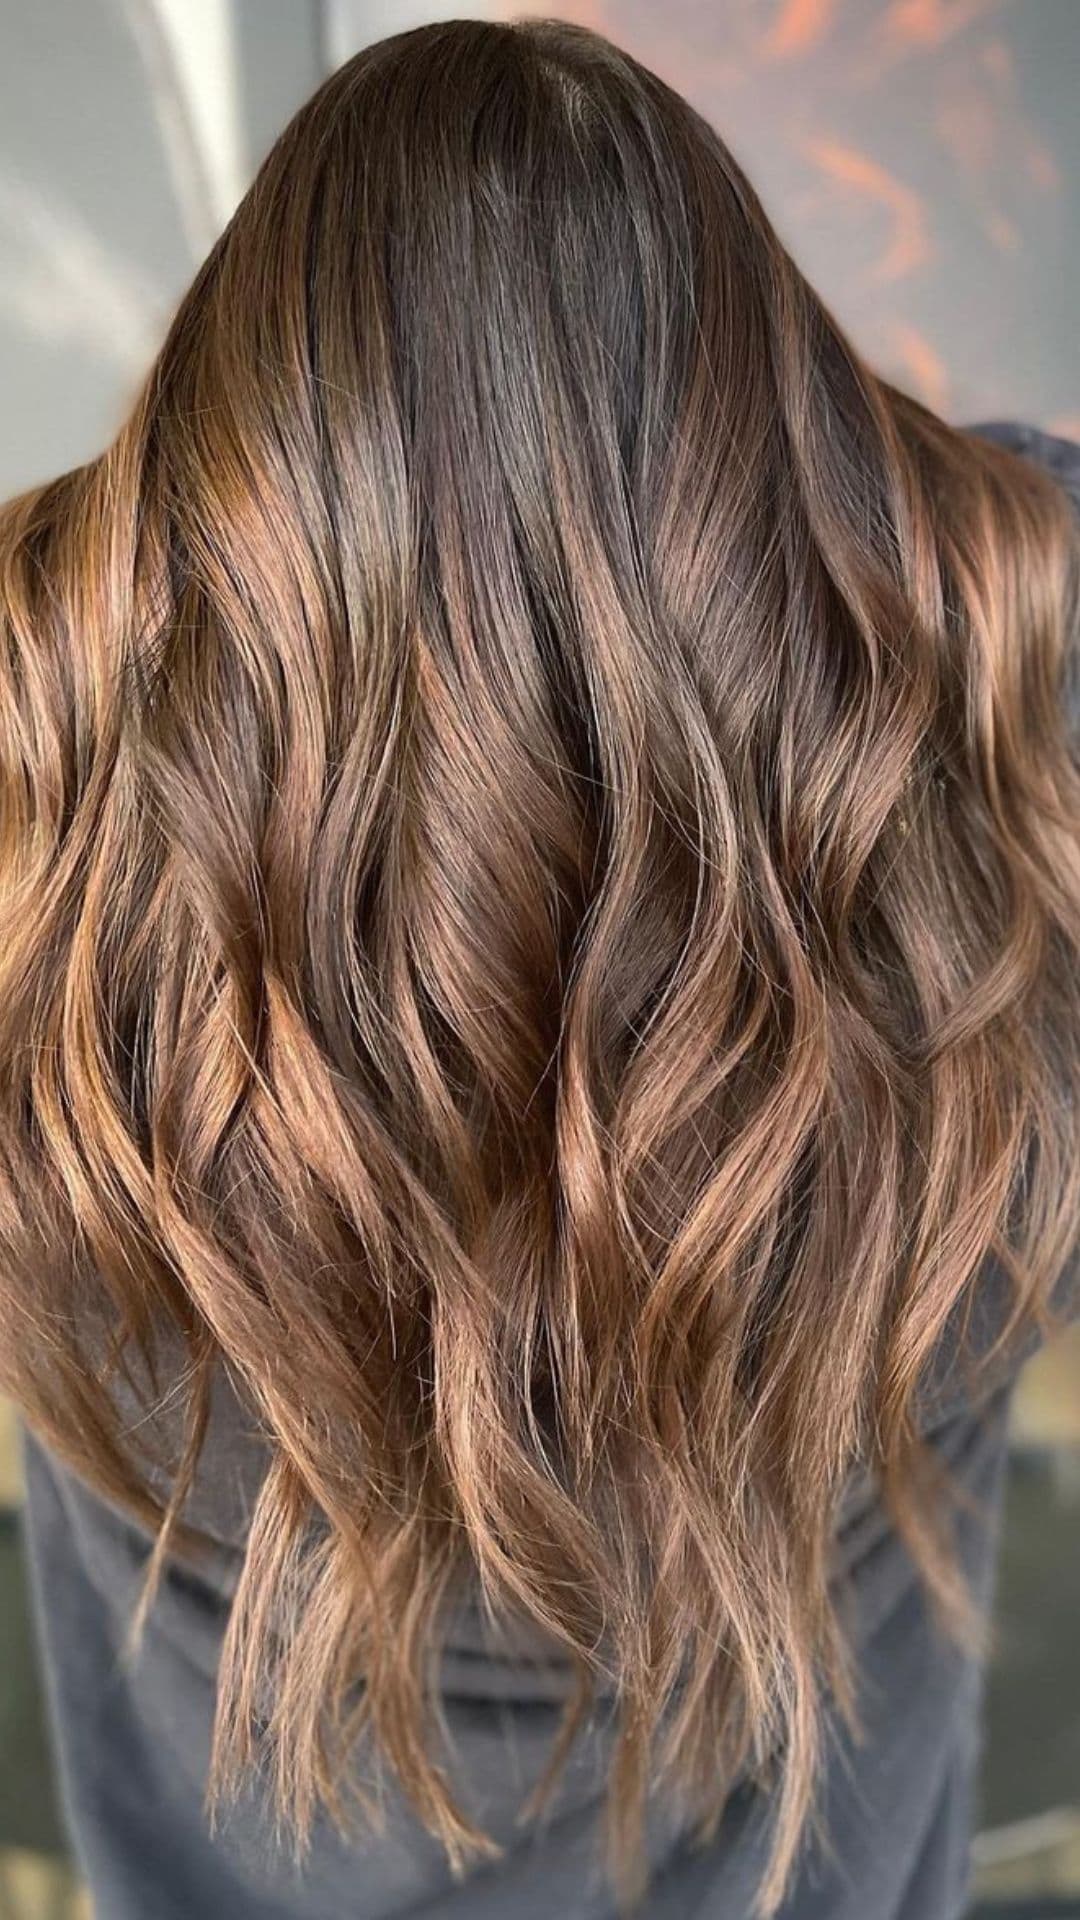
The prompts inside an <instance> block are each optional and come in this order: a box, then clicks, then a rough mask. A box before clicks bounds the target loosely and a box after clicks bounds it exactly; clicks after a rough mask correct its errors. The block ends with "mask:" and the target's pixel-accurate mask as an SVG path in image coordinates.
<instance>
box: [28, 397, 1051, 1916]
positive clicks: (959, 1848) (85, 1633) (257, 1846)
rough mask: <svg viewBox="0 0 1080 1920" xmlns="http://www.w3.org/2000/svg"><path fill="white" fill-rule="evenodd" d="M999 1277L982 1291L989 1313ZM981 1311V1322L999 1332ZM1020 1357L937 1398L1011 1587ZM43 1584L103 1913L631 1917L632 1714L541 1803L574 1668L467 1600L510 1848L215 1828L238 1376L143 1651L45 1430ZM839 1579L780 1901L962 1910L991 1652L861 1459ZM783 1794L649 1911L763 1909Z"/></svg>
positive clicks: (106, 1509)
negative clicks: (815, 1798) (301, 1840)
mask: <svg viewBox="0 0 1080 1920" xmlns="http://www.w3.org/2000/svg"><path fill="white" fill-rule="evenodd" d="M973 431H975V432H978V433H980V434H983V435H985V436H986V437H990V438H997V439H1000V440H1003V441H1005V442H1007V443H1008V444H1011V445H1013V446H1014V447H1016V448H1017V449H1018V450H1019V451H1020V452H1022V453H1025V454H1027V455H1028V456H1029V457H1031V458H1034V459H1037V460H1039V461H1041V462H1042V463H1043V464H1045V465H1046V466H1048V467H1049V468H1051V469H1052V470H1053V471H1054V472H1056V474H1057V475H1058V477H1059V478H1060V479H1061V481H1062V483H1063V484H1064V485H1065V486H1066V488H1067V489H1068V490H1069V491H1070V492H1071V493H1072V495H1073V498H1074V500H1075V502H1076V504H1077V506H1078V508H1080V447H1076V446H1074V445H1072V444H1071V443H1070V442H1067V441H1065V440H1061V439H1055V438H1053V437H1052V436H1049V435H1046V434H1043V433H1040V432H1038V431H1037V430H1035V429H1032V428H1028V427H1020V426H1013V425H999V424H995V425H993V426H979V427H977V428H975V429H973ZM1000 1301H1001V1283H1000V1275H999V1276H997V1278H995V1276H994V1274H993V1273H988V1275H987V1281H986V1286H985V1289H984V1291H983V1296H982V1301H981V1307H980V1315H981V1320H982V1324H983V1327H984V1330H985V1331H986V1332H987V1333H991V1332H992V1331H993V1328H994V1325H995V1323H996V1321H997V1319H998V1312H997V1310H998V1307H999V1306H1000ZM975 1337H978V1335H977V1327H976V1336H975ZM1012 1377H1013V1370H1012V1368H1010V1369H1009V1370H1008V1371H1007V1372H1005V1373H1004V1374H1002V1375H1001V1376H1000V1377H998V1378H996V1379H995V1380H992V1381H987V1383H986V1386H985V1390H984V1392H983V1394H982V1397H981V1399H980V1401H979V1404H978V1405H974V1404H972V1402H971V1399H970V1396H969V1394H968V1392H967V1390H966V1387H965V1384H964V1382H965V1376H964V1374H963V1372H962V1370H961V1369H959V1368H957V1367H956V1366H955V1364H943V1365H942V1366H941V1367H940V1368H939V1369H938V1372H937V1374H936V1376H935V1378H934V1381H933V1383H932V1392H931V1393H930V1395H929V1397H928V1399H927V1416H926V1417H927V1428H928V1435H929V1438H930V1441H931V1444H932V1445H933V1446H934V1448H935V1449H936V1450H937V1451H938V1452H939V1454H940V1456H941V1457H942V1459H943V1461H946V1462H947V1463H948V1466H949V1469H950V1472H951V1475H952V1477H953V1479H954V1481H955V1482H956V1483H957V1484H958V1486H959V1487H960V1488H961V1489H962V1490H963V1491H964V1492H966V1493H967V1494H969V1495H970V1496H971V1499H970V1500H969V1501H967V1502H965V1503H964V1505H963V1506H962V1507H961V1508H960V1510H959V1513H958V1517H957V1522H956V1537H957V1543H958V1548H959V1552H960V1555H961V1558H962V1561H963V1563H964V1565H965V1568H966V1570H967V1573H968V1576H969V1579H970V1581H971V1585H972V1588H973V1590H974V1593H975V1594H976V1596H978V1597H980V1598H988V1597H989V1594H990V1590H991V1585H992V1579H993V1569H994V1561H995V1545H996V1530H997V1521H998V1516H999V1513H1000V1506H1001V1497H1000V1496H1001V1487H1002V1477H1003V1467H1004V1461H1005V1452H1006V1438H1007V1416H1008V1405H1009V1399H1010V1393H1011V1382H1012ZM26 1470H27V1486H28V1517H27V1525H28V1536H29V1544H30V1555H31V1567H32V1575H33V1588H34V1594H35V1603H36V1610H37V1617H38V1623H39V1631H40V1637H41V1644H42V1648H43V1653H44V1663H45V1671H46V1678H47V1684H48V1692H49V1699H50V1706H51V1711H52V1716H53V1721H54V1727H55V1732H56V1738H57V1748H58V1754H59V1761H60V1771H61V1781H62V1789H63V1794H64V1800H65V1805H66V1810H67V1817H68V1821H69V1825H70V1830H71V1834H72V1837H73V1840H74V1843H75V1846H76V1848H77V1850H78V1853H79V1856H80V1859H81V1862H82V1865H83V1868H84V1870H85V1872H86V1875H87V1877H88V1880H89V1883H90V1887H91V1890H92V1893H93V1896H94V1899H95V1904H96V1911H97V1916H98V1920H193V1917H194V1916H198V1917H199V1920H219V1917H220V1920H392V1917H395V1920H405V1917H406V1916H408V1920H466V1916H467V1920H511V1917H512V1920H552V1916H559V1920H613V1916H614V1915H615V1911H616V1909H615V1906H614V1903H613V1899H612V1895H611V1891H610V1888H609V1886H608V1883H607V1881H606V1879H605V1876H604V1873H603V1868H602V1852H601V1843H600V1822H599V1819H598V1814H599V1811H600V1809H601V1805H602V1798H603V1786H604V1772H605V1764H604V1763H605V1756H606V1752H607V1748H608V1738H609V1736H608V1729H607V1724H606V1720H605V1717H604V1715H603V1713H601V1714H600V1715H598V1716H597V1718H596V1719H595V1721H594V1723H593V1724H592V1725H591V1726H590V1727H589V1728H588V1729H587V1730H586V1732H585V1734H584V1735H583V1737H582V1739H581V1740H580V1741H579V1743H578V1746H577V1748H576V1750H575V1752H574V1754H573V1756H572V1759H571V1763H570V1766H569V1768H568V1770H567V1773H566V1775H565V1776H564V1778H563V1781H562V1784H561V1786H560V1789H559V1791H558V1793H557V1795H556V1797H555V1799H554V1801H553V1802H552V1804H551V1806H550V1808H549V1810H548V1811H547V1813H546V1815H545V1816H544V1819H543V1820H542V1822H540V1823H539V1824H537V1825H533V1826H531V1827H521V1826H519V1825H518V1824H517V1821H516V1817H515V1816H516V1814H517V1811H518V1808H519V1806H520V1804H521V1802H522V1800H523V1799H524V1797H525V1795H526V1793H527V1791H528V1788H529V1785H530V1784H531V1783H532V1782H533V1781H534V1780H535V1779H536V1778H538V1776H539V1774H540V1773H541V1771H542V1770H543V1765H544V1762H545V1759H546V1758H547V1755H548V1752H549V1748H550V1743H551V1740H552V1737H553V1735H554V1733H555V1730H556V1726H557V1722H558V1717H559V1708H560V1704H561V1702H562V1700H563V1698H564V1697H565V1694H566V1691H567V1688H568V1686H569V1683H570V1675H569V1672H568V1670H567V1668H566V1667H565V1665H564V1664H563V1663H562V1662H561V1661H560V1660H559V1659H558V1658H553V1657H552V1655H551V1654H550V1652H549V1650H548V1649H546V1648H545V1647H544V1646H543V1645H542V1644H541V1643H540V1642H539V1641H537V1640H535V1639H532V1638H530V1637H528V1636H525V1635H522V1636H520V1637H519V1638H518V1639H517V1640H516V1641H511V1640H509V1639H507V1640H506V1641H505V1642H501V1643H500V1644H498V1645H496V1644H494V1643H493V1641H492V1639H491V1637H490V1632H489V1630H488V1629H487V1628H486V1627H485V1626H484V1624H483V1620H482V1616H481V1614H480V1612H479V1609H477V1608H476V1607H474V1606H471V1605H469V1604H463V1605H462V1607H461V1610H460V1616H459V1617H457V1618H455V1621H454V1623H453V1626H452V1629H451V1632H450V1634H449V1638H448V1643H447V1650H446V1655H445V1658H444V1662H443V1669H442V1673H443V1694H444V1703H445V1712H446V1717H447V1720H448V1723H449V1727H450V1731H451V1733H452V1735H453V1737H454V1740H455V1743H456V1746H457V1750H458V1754H459V1769H460V1772H459V1779H460V1783H461V1788H462V1797H463V1798H464V1799H465V1800H466V1803H467V1804H468V1805H469V1806H470V1807H471V1808H472V1810H473V1811H474V1812H475V1813H476V1814H477V1815H478V1817H479V1818H480V1819H481V1820H482V1822H483V1824H484V1825H485V1826H486V1827H487V1829H488V1831H489V1832H492V1833H493V1834H494V1835H495V1836H496V1838H497V1839H499V1840H500V1841H501V1842H503V1845H504V1852H503V1854H502V1857H501V1858H500V1859H498V1860H497V1861H495V1862H494V1863H491V1864H485V1865H484V1866H482V1867H481V1868H479V1869H478V1870H476V1871H475V1872H474V1873H472V1874H471V1875H470V1876H469V1877H468V1879H467V1880H465V1881H464V1882H461V1881H455V1879H454V1878H453V1876H452V1875H451V1873H450V1872H449V1870H448V1868H447V1866H446V1863H445V1860H444V1857H443V1855H442V1853H441V1851H440V1849H439V1847H438V1846H437V1844H436V1843H435V1842H434V1841H433V1840H432V1839H431V1838H430V1836H428V1835H427V1834H426V1833H425V1832H424V1831H423V1829H422V1828H421V1827H420V1826H419V1825H418V1823H417V1822H416V1820H415V1818H414V1817H413V1816H412V1814H411V1813H410V1811H409V1809H408V1807H407V1805H406V1804H405V1803H404V1802H403V1800H402V1799H401V1797H400V1795H399V1794H398V1793H397V1792H396V1791H395V1789H394V1788H393V1786H392V1784H391V1783H390V1782H389V1781H387V1783H386V1786H385V1791H384V1793H383V1796H382V1798H383V1804H384V1807H385V1813H386V1821H385V1828H384V1830H383V1831H382V1832H381V1833H379V1834H378V1835H377V1836H373V1837H370V1838H359V1839H357V1840H356V1841H355V1842H353V1843H346V1842H345V1841H343V1840H342V1839H341V1838H340V1837H339V1836H338V1835H337V1834H336V1833H335V1832H334V1831H333V1829H332V1828H331V1827H330V1825H329V1823H327V1822H320V1823H319V1824H318V1825H317V1827H316V1831H315V1836H314V1841H313V1844H312V1847H311V1849H310V1852H309V1855H308V1857H307V1860H306V1863H305V1865H304V1866H303V1868H302V1869H300V1870H298V1869H297V1868H296V1867H295V1866H294V1864H293V1861H292V1858H291V1855H290V1852H289V1850H288V1847H287V1844H286V1845H284V1846H279V1845H277V1844H275V1841H274V1838H273V1833H272V1829H271V1826H270V1823H269V1821H268V1819H267V1815H266V1809H265V1803H264V1802H263V1801H262V1800H261V1799H260V1797H259V1795H258V1793H257V1791H253V1792H252V1793H251V1794H250V1795H249V1796H248V1797H247V1798H245V1799H244V1800H242V1801H241V1802H240V1803H239V1804H238V1805H236V1806H235V1807H234V1808H232V1809H231V1810H230V1811H229V1812H228V1813H227V1814H226V1815H225V1817H224V1820H223V1822H222V1824H221V1825H220V1827H219V1829H218V1831H217V1832H216V1834H215V1835H213V1836H212V1835H211V1833H210V1831H209V1828H208V1825H207V1822H206V1820H205V1818H204V1814H203V1793H204V1787H205V1781H206V1775H207V1766H208V1758H209V1743H210V1730H211V1723H212V1718H213V1701H214V1676H215V1669H216V1665H217V1658H218V1653H219V1649H220V1645H221V1636H222V1631H223V1625H224V1620H225V1615H226V1611H227V1607H228V1598H229V1594H230V1591H231V1588H232V1585H233V1582H234V1580H235V1574H236V1567H237V1563H238V1556H239V1553H240V1542H241V1541H242V1539H243V1533H244V1527H245V1522H246V1516H247V1514H248V1513H249V1512H250V1506H251V1500H252V1497H253V1492H254V1489H255V1487H256V1485H257V1483H258V1477H259V1474H260V1471H261V1454H260V1449H259V1446H258V1442H257V1439H256V1438H255V1437H254V1436H253V1435H252V1433H251V1432H250V1431H249V1430H248V1428H247V1427H246V1426H245V1424H244V1421H243V1418H242V1416H241V1414H240V1411H239V1408H238V1406H237V1404H236V1402H234V1401H233V1400H231V1399H230V1398H229V1397H228V1396H227V1395H226V1394H225V1393H224V1392H222V1394H221V1395H220V1397H219V1399H218V1401H217V1402H216V1404H215V1407H214V1412H213V1416H212V1419H211V1425H210V1432H209V1436H208V1440H207V1445H206V1449H205V1451H204V1455H203V1461H202V1467H201V1471H200V1476H199V1480H198V1483H197V1486H196V1489H195V1494H194V1497H193V1502H192V1506H191V1508H190V1517H191V1518H192V1519H193V1520H196V1521H197V1522H198V1523H199V1524H201V1525H202V1526H203V1527H205V1529H206V1530H207V1532H208V1533H209V1535H210V1536H211V1537H212V1539H213V1542H214V1546H213V1549H212V1551H211V1552H210V1553H209V1554H208V1555H207V1557H206V1560H205V1562H204V1563H203V1564H201V1565H200V1568H199V1570H198V1571H197V1572H196V1571H192V1570H191V1569H190V1568H189V1567H187V1566H186V1565H185V1566H183V1567H181V1566H180V1565H179V1564H173V1565H171V1566H170V1567H169V1568H168V1570H167V1572H166V1574H165V1577H164V1580H163V1584H162V1589H161V1592H160V1596H159V1598H158V1600H157V1602H156V1604H155V1606H154V1608H153V1610H152V1612H151V1614H150V1618H149V1622H148V1625H147V1628H146V1633H145V1638H144V1641H143V1647H142V1652H141V1655H140V1657H139V1659H138V1661H137V1662H136V1664H134V1666H132V1665H131V1664H130V1663H129V1662H127V1661H126V1660H125V1658H124V1646H125V1638H126V1633H127V1627H128V1622H129V1619H130V1613H131V1609H132V1606H133V1603H134V1600H135V1598H136V1597H137V1594H138V1590H139V1585H140V1578H141V1572H142V1568H143V1565H144V1562H145V1557H146V1553H147V1540H146V1538H145V1536H144V1535H143V1534H141V1533H140V1531H139V1529H138V1528H137V1526H136V1525H135V1524H134V1523H133V1522H132V1521H130V1520H128V1519H127V1518H125V1517H124V1516H122V1515H121V1514H119V1513H118V1512H116V1511H115V1510H113V1509H112V1508H111V1507H110V1506H108V1505H107V1504H105V1503H104V1502H103V1501H101V1500H100V1499H98V1498H97V1497H96V1496H95V1495H94V1494H92V1493H90V1492H89V1491H88V1490H87V1489H86V1487H84V1486H83V1485H82V1484H81V1483H80V1482H79V1481H78V1480H77V1479H76V1478H75V1477H74V1476H73V1475H72V1474H71V1473H70V1472H68V1471H67V1470H66V1469H65V1468H63V1467H61V1466H60V1465H59V1464H58V1463H57V1462H56V1461H55V1460H54V1459H53V1458H51V1457H50V1455H48V1454H47V1453H46V1451H45V1450H44V1449H43V1448H42V1447H41V1446H40V1445H39V1444H37V1443H36V1442H34V1441H31V1440H28V1441H27V1447H26ZM836 1562H837V1577H838V1579H839V1580H841V1581H842V1582H843V1586H844V1590H845V1594H846V1603H845V1604H846V1613H847V1617H848V1618H849V1619H850V1621H851V1632H852V1635H853V1639H854V1642H855V1646H856V1649H857V1654H858V1673H859V1708H860V1713H861V1718H862V1726H863V1737H862V1739H861V1741H860V1742H859V1744H858V1745H853V1744H852V1742H851V1740H850V1739H849V1737H848V1736H847V1735H846V1734H845V1733H844V1732H843V1731H842V1730H841V1729H840V1728H839V1727H838V1726H833V1725H830V1727H829V1736H828V1741H827V1755H826V1765H825V1770H824V1780H823V1788H822V1796H821V1803H820V1804H821V1814H822V1819H821V1821H820V1823H819V1831H820V1833H821V1835H822V1836H823V1837H822V1838H814V1837H813V1836H811V1837H810V1838H809V1839H808V1842H807V1845H806V1847H805V1850H804V1853H803V1855H802V1857H801V1861H800V1864H799V1866H798V1870H797V1872H796V1875H795V1877H794V1881H793V1884H792V1886H791V1890H790V1893H789V1895H788V1897H787V1899H786V1900H785V1903H784V1906H783V1908H782V1916H783V1920H956V1916H958V1915H959V1914H960V1913H961V1912H962V1910H963V1907H964V1905H965V1900H966V1894H967V1879H968V1855H969V1837H970V1830H971V1812H972V1791H973V1782H974V1776H975V1768H976V1762H977V1755H978V1729H979V1695H980V1685H981V1672H980V1667H979V1664H978V1662H977V1661H976V1660H975V1659H973V1658H972V1657H970V1656H968V1655H967V1654H965V1653H963V1652H961V1651H959V1650H958V1649H957V1648H956V1647H955V1646H954V1645H952V1644H950V1643H949V1642H948V1641H947V1640H946V1639H945V1638H944V1637H943V1636H942V1635H941V1633H940V1632H939V1631H938V1629H937V1628H936V1626H935V1624H934V1623H933V1621H932V1619H931V1616H930V1613H929V1610H928V1606H927V1603H926V1600H925V1598H924V1595H923V1592H922V1589H921V1587H920V1586H919V1584H918V1582H917V1580H916V1578H915V1575H914V1571H913V1569H912V1566H911V1563H910V1560H909V1559H908V1556H907V1554H906V1552H905V1550H904V1549H903V1547H902V1546H901V1544H900V1542H899V1540H898V1539H897V1537H896V1534H895V1533H894V1531H893V1529H892V1527H891V1526H890V1524H889V1522H888V1520H887V1518H886V1515H885V1512H884V1509H883V1507H882V1504H881V1501H880V1498H879V1495H878V1490H877V1488H876V1486H875V1484H874V1483H873V1481H872V1479H871V1478H870V1476H869V1475H868V1474H863V1473H856V1474H855V1475H854V1476H853V1478H852V1481H851V1484H850V1487H849V1490H848V1495H847V1498H846V1501H845V1504H844V1509H843V1514H842V1518H841V1523H840V1526H839V1528H838V1532H837V1539H836ZM768 1812H769V1810H768V1807H767V1804H766V1803H765V1801H764V1799H763V1797H762V1795H761V1794H760V1793H759V1791H758V1790H756V1789H755V1788H754V1787H753V1786H752V1785H750V1784H746V1785H744V1786H742V1787H741V1788H737V1789H736V1791H735V1793H734V1795H733V1797H732V1799H731V1801H730V1803H729V1806H728V1809H727V1812H726V1814H725V1817H724V1820H723V1822H722V1824H721V1826H720V1829H719V1831H718V1833H717V1835H716V1837H715V1839H714V1840H713V1841H712V1842H711V1843H710V1844H709V1845H708V1846H707V1847H706V1848H704V1849H700V1848H697V1847H695V1846H693V1845H692V1844H691V1843H690V1842H689V1841H688V1840H687V1839H686V1837H685V1836H684V1835H681V1834H680V1833H679V1832H678V1831H677V1830H676V1828H675V1823H674V1822H673V1821H669V1820H668V1819H667V1818H666V1817H665V1814H664V1812H663V1810H662V1809H655V1810H654V1814H653V1816H652V1820H651V1826H650V1852H651V1857H652V1860H653V1863H654V1873H653V1880H652V1885H651V1889H650V1892H649V1894H648V1896H647V1898H646V1900H645V1902H644V1904H643V1906H642V1907H641V1908H640V1909H639V1910H638V1916H639V1920H743V1916H749V1915H750V1914H751V1912H752V1903H753V1897H754V1893H755V1890H756V1887H757V1884H758V1881H759V1878H760V1875H761V1870H762V1866H763V1863H764V1860H765V1857H766V1853H767V1849H768V1838H769V1827H768Z"/></svg>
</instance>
